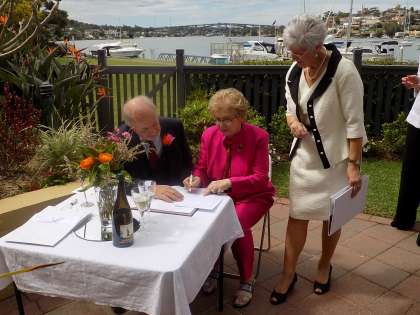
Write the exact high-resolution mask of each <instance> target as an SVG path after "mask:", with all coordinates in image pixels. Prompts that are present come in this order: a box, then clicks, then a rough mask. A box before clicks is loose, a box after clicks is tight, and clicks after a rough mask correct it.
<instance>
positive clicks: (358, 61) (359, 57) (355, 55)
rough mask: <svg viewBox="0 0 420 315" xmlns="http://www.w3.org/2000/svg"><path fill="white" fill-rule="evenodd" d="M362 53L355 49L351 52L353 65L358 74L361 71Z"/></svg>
mask: <svg viewBox="0 0 420 315" xmlns="http://www.w3.org/2000/svg"><path fill="white" fill-rule="evenodd" d="M362 53H363V51H362V50H361V49H360V48H355V49H354V50H353V63H354V65H355V66H356V68H357V71H359V73H361V71H362Z"/></svg>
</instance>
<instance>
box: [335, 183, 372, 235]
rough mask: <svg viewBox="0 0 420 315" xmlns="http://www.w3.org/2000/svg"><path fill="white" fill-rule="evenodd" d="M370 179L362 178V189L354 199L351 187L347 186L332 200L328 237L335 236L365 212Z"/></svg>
mask: <svg viewBox="0 0 420 315" xmlns="http://www.w3.org/2000/svg"><path fill="white" fill-rule="evenodd" d="M368 181H369V177H368V176H367V175H363V176H362V187H361V188H360V191H359V192H358V193H357V195H356V196H355V197H354V198H351V191H352V188H351V186H346V187H344V188H343V189H341V190H340V191H338V192H337V193H335V194H334V195H332V196H331V197H330V199H331V209H330V220H329V222H328V235H332V234H334V233H335V232H336V231H338V230H339V229H340V228H341V227H342V226H343V225H344V224H345V223H347V222H348V221H350V220H351V219H352V218H353V217H354V216H355V215H356V214H358V213H360V212H362V211H363V209H364V208H365V204H366V195H367V189H368Z"/></svg>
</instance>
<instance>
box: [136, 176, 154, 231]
mask: <svg viewBox="0 0 420 315" xmlns="http://www.w3.org/2000/svg"><path fill="white" fill-rule="evenodd" d="M131 198H132V199H133V201H134V203H135V204H136V207H137V209H138V210H139V223H140V227H143V228H144V221H145V220H144V213H145V212H146V211H147V210H148V209H149V208H150V200H151V198H150V194H149V192H148V190H147V188H146V186H145V185H144V182H142V181H139V182H137V183H136V185H134V187H133V188H132V189H131Z"/></svg>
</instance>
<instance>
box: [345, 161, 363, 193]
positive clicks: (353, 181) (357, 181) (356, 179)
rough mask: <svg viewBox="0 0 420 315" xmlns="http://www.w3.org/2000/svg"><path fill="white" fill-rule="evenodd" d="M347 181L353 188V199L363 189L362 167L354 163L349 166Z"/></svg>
mask: <svg viewBox="0 0 420 315" xmlns="http://www.w3.org/2000/svg"><path fill="white" fill-rule="evenodd" d="M347 179H348V181H349V185H350V186H351V187H352V192H351V197H352V198H353V197H354V196H356V195H357V193H358V192H359V191H360V188H362V177H361V176H360V167H359V166H358V165H356V164H354V163H348V164H347Z"/></svg>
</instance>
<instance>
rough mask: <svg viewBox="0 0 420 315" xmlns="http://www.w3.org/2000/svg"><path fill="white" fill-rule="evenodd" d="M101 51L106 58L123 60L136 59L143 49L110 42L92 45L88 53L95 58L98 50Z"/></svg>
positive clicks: (132, 45) (133, 45)
mask: <svg viewBox="0 0 420 315" xmlns="http://www.w3.org/2000/svg"><path fill="white" fill-rule="evenodd" d="M101 49H105V50H106V51H107V55H108V56H112V57H123V58H136V57H138V56H139V55H140V54H141V53H142V52H143V51H144V49H142V48H139V47H137V45H136V44H129V43H127V44H123V43H121V42H112V43H102V44H97V45H94V46H93V47H92V49H91V50H90V52H91V54H92V56H95V55H97V53H98V50H101Z"/></svg>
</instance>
